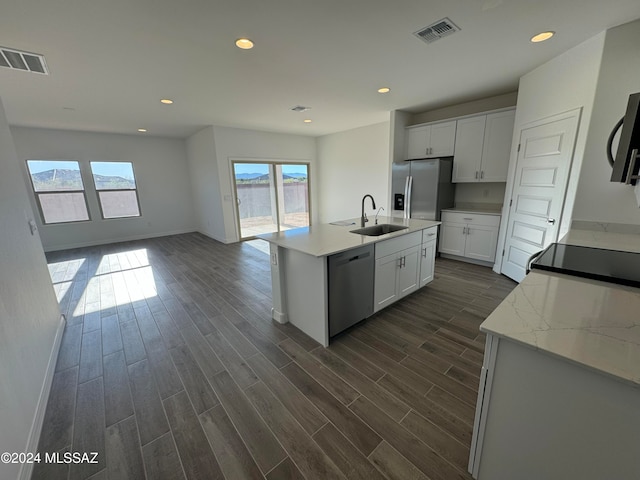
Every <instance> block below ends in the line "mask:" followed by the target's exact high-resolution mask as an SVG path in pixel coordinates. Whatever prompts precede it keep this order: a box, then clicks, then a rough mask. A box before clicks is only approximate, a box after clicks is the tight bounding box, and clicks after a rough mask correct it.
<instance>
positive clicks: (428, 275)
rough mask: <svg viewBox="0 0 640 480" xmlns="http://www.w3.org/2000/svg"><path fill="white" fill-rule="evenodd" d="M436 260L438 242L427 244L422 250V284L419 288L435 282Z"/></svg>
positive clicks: (432, 241)
mask: <svg viewBox="0 0 640 480" xmlns="http://www.w3.org/2000/svg"><path fill="white" fill-rule="evenodd" d="M435 259H436V241H435V240H431V241H430V242H425V243H423V244H422V247H421V248H420V283H419V285H418V288H422V287H424V286H425V285H426V284H427V283H430V282H432V281H433V274H434V267H435Z"/></svg>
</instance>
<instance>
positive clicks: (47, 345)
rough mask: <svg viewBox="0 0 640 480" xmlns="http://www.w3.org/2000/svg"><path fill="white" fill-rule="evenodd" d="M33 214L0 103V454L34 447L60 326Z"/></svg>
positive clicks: (10, 474) (3, 474) (1, 474)
mask: <svg viewBox="0 0 640 480" xmlns="http://www.w3.org/2000/svg"><path fill="white" fill-rule="evenodd" d="M33 218H34V214H33V211H32V209H31V205H30V203H29V194H28V193H27V189H26V187H25V184H24V181H23V175H22V172H21V171H20V167H19V162H18V159H17V155H16V151H15V148H14V144H13V140H12V138H11V133H10V131H9V125H8V124H7V120H6V118H5V115H4V109H3V107H2V104H1V103H0V225H1V227H0V245H2V249H1V250H0V452H25V451H29V448H33V445H28V442H29V435H30V432H31V429H32V425H33V423H34V419H35V417H36V411H37V407H38V401H39V398H40V395H41V391H42V389H43V385H44V384H45V380H46V379H45V373H46V372H47V367H48V362H49V358H50V355H51V353H52V349H53V346H54V339H55V337H56V331H57V329H58V327H59V326H60V310H59V309H58V302H57V301H56V298H55V294H54V291H53V286H52V284H51V278H50V276H49V272H48V269H47V263H46V260H45V257H44V251H43V249H42V244H41V242H40V238H39V236H38V232H36V233H35V235H31V234H30V231H29V227H28V225H27V221H28V220H29V219H33ZM53 361H55V357H53ZM49 380H50V379H49ZM43 393H44V394H45V395H46V394H47V393H48V391H47V388H45V392H43ZM43 402H46V398H44V399H43ZM38 428H39V425H36V430H37V429H38ZM38 433H39V432H38V431H36V432H34V437H36V436H37V434H38ZM35 441H37V438H31V442H32V443H34V442H35ZM19 469H20V465H17V464H4V463H0V478H3V479H12V478H17V477H18V475H19Z"/></svg>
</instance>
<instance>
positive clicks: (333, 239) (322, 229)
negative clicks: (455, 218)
mask: <svg viewBox="0 0 640 480" xmlns="http://www.w3.org/2000/svg"><path fill="white" fill-rule="evenodd" d="M338 223H339V224H338ZM386 223H390V224H393V225H402V226H406V227H408V228H406V229H404V230H399V231H397V232H392V233H387V234H385V235H380V236H377V237H371V236H366V235H358V234H356V233H351V230H356V229H358V228H360V219H359V218H356V219H349V220H345V221H341V222H334V223H333V224H331V223H324V224H319V225H312V226H309V227H301V228H295V229H292V230H285V231H282V232H278V233H266V234H262V235H257V236H256V237H257V238H261V239H262V240H266V241H267V242H270V243H273V244H275V245H278V246H280V247H283V248H289V249H292V250H297V251H299V252H302V253H306V254H307V255H312V256H314V257H324V256H327V255H333V254H334V253H339V252H343V251H345V250H350V249H352V248H356V247H360V246H362V245H370V244H373V243H376V242H381V241H383V240H387V239H389V238H394V237H399V236H401V235H406V234H408V233H412V232H416V231H419V230H424V229H425V228H429V227H433V226H435V225H440V223H441V222H436V221H431V220H417V219H412V218H411V219H404V218H396V217H381V216H379V217H378V224H386ZM372 225H374V223H373V219H372V218H370V219H369V222H368V223H367V224H366V226H367V227H369V226H372Z"/></svg>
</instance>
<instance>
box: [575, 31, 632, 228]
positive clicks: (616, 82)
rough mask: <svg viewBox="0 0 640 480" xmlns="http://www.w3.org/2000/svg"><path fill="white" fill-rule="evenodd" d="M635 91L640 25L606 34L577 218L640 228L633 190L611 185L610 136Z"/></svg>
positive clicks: (583, 166) (581, 175) (579, 187)
mask: <svg viewBox="0 0 640 480" xmlns="http://www.w3.org/2000/svg"><path fill="white" fill-rule="evenodd" d="M636 92H640V21H635V22H631V23H628V24H626V25H622V26H619V27H616V28H612V29H610V30H608V31H607V33H606V39H605V43H604V52H603V56H602V67H601V69H600V76H599V78H598V87H597V91H596V95H595V101H594V105H593V119H592V121H591V124H590V125H589V134H588V138H587V142H586V147H585V151H584V162H583V165H582V171H581V173H580V182H579V184H578V190H577V193H576V202H575V208H574V210H573V219H574V220H585V221H593V222H607V223H625V224H634V225H639V224H640V209H639V208H638V204H637V203H636V199H635V196H634V193H633V188H632V187H629V186H625V185H622V184H618V183H611V182H609V178H610V177H611V167H610V166H609V164H608V162H607V160H606V154H605V148H606V143H607V138H608V136H609V133H610V131H611V129H612V128H613V126H614V125H615V123H616V122H617V121H618V120H619V119H620V118H621V117H622V116H623V115H624V113H625V111H626V107H627V100H628V97H629V94H631V93H636ZM614 155H615V152H614Z"/></svg>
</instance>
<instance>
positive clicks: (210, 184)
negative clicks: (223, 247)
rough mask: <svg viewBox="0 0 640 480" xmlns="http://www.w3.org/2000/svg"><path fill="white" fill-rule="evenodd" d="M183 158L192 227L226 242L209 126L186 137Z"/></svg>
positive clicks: (213, 139) (216, 168)
mask: <svg viewBox="0 0 640 480" xmlns="http://www.w3.org/2000/svg"><path fill="white" fill-rule="evenodd" d="M187 160H188V165H189V177H190V178H191V198H192V201H193V209H194V214H195V221H196V228H197V230H198V231H199V232H201V233H204V234H205V235H208V236H209V237H211V238H214V239H216V240H218V241H221V242H226V241H227V237H226V233H225V225H224V214H223V212H222V205H223V203H222V197H221V196H220V178H219V175H218V161H217V159H216V146H215V138H214V132H213V127H207V128H204V129H202V130H200V131H199V132H198V133H196V134H194V135H192V136H191V137H189V138H188V139H187Z"/></svg>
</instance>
